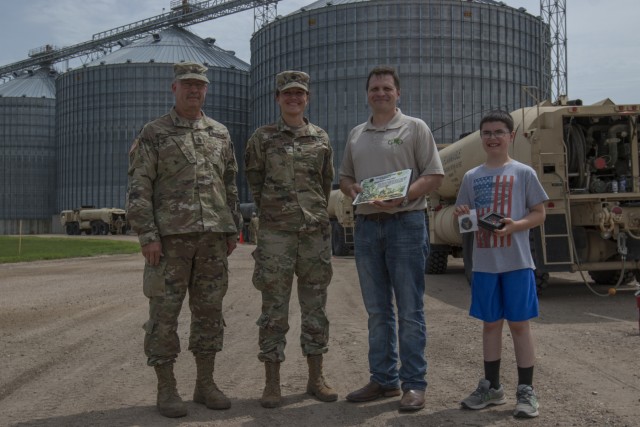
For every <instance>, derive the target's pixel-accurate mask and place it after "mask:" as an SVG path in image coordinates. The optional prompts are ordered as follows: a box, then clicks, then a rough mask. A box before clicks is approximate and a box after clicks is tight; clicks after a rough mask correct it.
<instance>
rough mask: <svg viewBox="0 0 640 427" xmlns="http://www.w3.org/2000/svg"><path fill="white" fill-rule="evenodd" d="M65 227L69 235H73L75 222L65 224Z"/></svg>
mask: <svg viewBox="0 0 640 427" xmlns="http://www.w3.org/2000/svg"><path fill="white" fill-rule="evenodd" d="M64 229H65V231H66V232H67V235H69V236H73V223H69V224H65V226H64Z"/></svg>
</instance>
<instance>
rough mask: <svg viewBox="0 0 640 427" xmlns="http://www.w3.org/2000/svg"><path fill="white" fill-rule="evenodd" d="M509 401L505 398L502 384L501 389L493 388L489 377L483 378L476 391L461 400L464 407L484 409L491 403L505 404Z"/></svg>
mask: <svg viewBox="0 0 640 427" xmlns="http://www.w3.org/2000/svg"><path fill="white" fill-rule="evenodd" d="M505 403H507V401H506V400H505V398H504V390H503V389H502V384H501V385H500V388H499V389H497V390H496V389H494V388H491V383H490V382H489V380H487V379H484V378H483V379H481V380H480V382H479V383H478V388H477V389H476V391H474V392H473V393H471V394H470V395H469V397H467V398H466V399H464V400H463V401H462V402H460V405H462V407H463V408H467V409H482V408H486V407H487V406H489V405H503V404H505Z"/></svg>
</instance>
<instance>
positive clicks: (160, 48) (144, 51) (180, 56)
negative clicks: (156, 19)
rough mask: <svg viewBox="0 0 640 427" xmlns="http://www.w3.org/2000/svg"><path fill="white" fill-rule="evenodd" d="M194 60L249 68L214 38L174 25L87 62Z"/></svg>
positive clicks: (213, 64) (91, 64) (213, 65)
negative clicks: (201, 36) (204, 37)
mask: <svg viewBox="0 0 640 427" xmlns="http://www.w3.org/2000/svg"><path fill="white" fill-rule="evenodd" d="M183 61H195V62H200V63H202V64H205V63H206V64H208V66H209V67H221V68H236V69H238V70H243V71H249V64H247V63H246V62H244V61H242V60H241V59H239V58H237V57H236V56H235V53H234V52H231V51H226V50H224V49H221V48H220V47H218V46H216V45H215V44H214V41H213V39H202V38H200V37H198V36H197V35H195V34H193V33H192V32H190V31H187V30H185V29H183V28H177V27H171V28H167V29H165V30H163V31H161V32H160V33H158V34H153V35H149V36H147V37H145V38H143V39H140V40H137V41H135V42H133V43H131V44H129V45H125V46H123V47H122V48H120V49H118V50H116V51H115V52H112V53H110V54H108V55H106V56H104V57H102V58H100V59H97V60H95V61H93V62H91V63H89V64H88V66H94V65H104V64H124V63H129V62H132V63H147V62H157V63H166V64H174V63H176V62H183Z"/></svg>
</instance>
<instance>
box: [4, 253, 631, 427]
mask: <svg viewBox="0 0 640 427" xmlns="http://www.w3.org/2000/svg"><path fill="white" fill-rule="evenodd" d="M252 249H253V246H250V245H240V246H239V248H238V249H237V250H236V252H235V253H234V254H233V255H232V256H231V258H230V277H231V278H230V286H229V292H228V294H227V296H226V298H225V300H224V313H225V320H226V324H227V328H226V331H225V347H224V350H223V352H221V353H219V354H218V358H217V363H216V373H215V379H216V381H217V383H218V385H219V386H220V388H221V389H222V390H224V391H225V393H226V394H227V395H228V396H229V397H230V398H231V401H232V405H233V406H232V408H231V409H229V410H226V411H211V410H208V409H206V408H205V407H204V406H202V405H197V404H194V403H193V402H192V401H191V395H192V392H193V385H194V381H195V364H194V360H193V357H192V356H191V354H190V353H189V352H188V351H186V350H183V352H182V353H181V355H180V357H179V358H178V362H177V364H176V372H177V378H178V388H179V391H180V393H181V395H182V397H183V398H184V399H185V400H186V401H187V407H188V410H189V414H188V415H187V416H186V417H184V418H180V419H167V418H163V417H162V416H160V415H159V414H158V413H157V412H156V410H155V386H156V382H155V375H154V372H153V369H151V368H149V367H147V366H146V365H145V357H144V355H143V352H142V341H143V330H142V328H141V326H142V324H143V322H144V321H145V320H146V316H147V300H146V298H145V297H144V296H143V295H142V285H141V277H142V266H143V258H142V256H141V255H140V254H135V255H123V256H105V257H98V258H85V259H71V260H63V261H43V262H33V263H24V264H9V265H6V264H5V265H0V425H1V426H21V427H26V426H145V427H151V426H222V425H224V426H248V427H252V426H359V425H367V426H511V425H527V426H545V427H550V426H638V425H640V360H639V355H640V336H639V334H638V319H637V315H638V313H637V309H636V303H635V298H634V296H633V292H632V291H622V292H618V294H617V295H616V296H614V297H606V298H602V297H597V296H594V295H593V294H591V293H590V292H589V291H588V289H587V288H586V287H585V286H584V285H582V284H580V283H578V282H576V280H575V278H576V276H575V275H565V276H562V277H560V276H552V284H551V286H550V287H549V288H548V289H547V290H546V291H545V292H544V294H543V295H541V298H540V305H541V316H540V317H539V318H538V319H536V320H535V321H534V322H533V330H534V333H535V336H536V341H537V346H538V353H537V356H538V361H537V365H536V368H535V385H536V390H537V393H538V396H539V399H540V403H541V408H540V417H539V418H537V419H533V420H516V419H514V418H512V415H511V413H512V410H513V407H514V405H515V396H514V394H515V387H516V369H515V361H514V357H513V350H512V345H511V338H510V336H509V335H508V332H507V331H506V330H505V332H504V349H505V350H504V354H503V364H502V366H503V369H502V372H503V375H502V381H503V384H504V386H505V390H506V391H507V393H508V396H509V402H508V404H506V405H502V406H498V407H492V408H490V409H485V410H482V411H469V410H461V409H460V408H459V401H460V399H462V398H463V397H465V396H466V395H467V394H468V393H469V392H471V391H472V390H473V389H474V388H475V386H476V385H477V381H478V379H479V378H480V376H481V375H482V356H481V340H480V333H481V325H480V323H479V322H478V321H476V320H474V319H471V318H469V317H468V315H467V306H468V300H469V289H468V286H467V284H466V282H465V279H464V275H463V273H462V268H461V265H460V263H459V262H458V261H456V260H450V269H449V272H448V273H447V274H444V275H440V276H427V292H426V295H425V303H426V316H427V327H428V332H429V340H428V348H427V357H428V361H429V370H428V375H427V379H428V381H429V386H428V390H427V406H426V408H425V409H424V410H422V411H419V412H416V413H409V414H407V413H400V412H398V410H397V407H398V399H397V398H391V399H380V400H377V401H374V402H369V403H364V404H353V403H349V402H347V401H345V400H344V396H345V395H346V394H347V393H348V392H350V391H352V390H354V389H355V388H359V387H360V386H362V385H364V384H365V383H366V382H367V381H368V378H369V374H368V364H367V322H366V315H365V311H364V308H363V305H362V300H361V296H360V290H359V286H358V281H357V276H356V273H355V265H354V260H353V259H352V258H334V260H333V261H334V262H333V265H334V279H333V282H332V284H331V287H330V288H329V303H328V314H329V318H330V320H331V340H330V350H329V353H328V354H327V355H326V357H325V366H326V372H325V373H326V377H327V378H328V380H329V382H330V384H332V385H333V386H334V387H335V388H336V389H337V391H338V392H339V394H340V398H339V400H338V401H337V402H335V403H322V402H319V401H317V400H315V399H313V398H312V397H310V396H308V395H306V394H305V393H304V391H305V384H306V378H307V371H306V363H305V361H304V359H303V358H302V355H301V352H300V349H299V345H298V336H299V333H300V321H299V313H300V311H299V308H298V305H297V295H296V294H295V291H294V295H293V296H292V304H291V307H290V312H291V316H290V323H291V330H290V331H289V334H288V338H289V345H288V346H287V360H286V362H285V363H284V364H283V367H282V382H283V394H284V404H283V405H282V407H280V408H277V409H264V408H262V407H261V406H260V404H259V403H258V399H259V397H260V395H261V392H262V387H263V378H264V377H263V375H264V372H263V366H262V365H261V364H260V363H259V362H258V360H257V357H256V355H257V352H258V347H257V338H258V329H257V326H256V325H255V322H256V320H257V318H258V314H259V309H260V297H259V294H258V292H257V291H256V290H255V289H254V288H253V286H252V284H251V274H252V269H253V261H252V258H251V251H252ZM605 291H606V289H605ZM189 315H190V314H189V309H188V306H187V305H186V304H185V306H184V308H183V312H182V313H181V318H180V321H181V327H180V329H179V334H180V338H181V342H182V347H183V349H186V347H187V337H188V322H189Z"/></svg>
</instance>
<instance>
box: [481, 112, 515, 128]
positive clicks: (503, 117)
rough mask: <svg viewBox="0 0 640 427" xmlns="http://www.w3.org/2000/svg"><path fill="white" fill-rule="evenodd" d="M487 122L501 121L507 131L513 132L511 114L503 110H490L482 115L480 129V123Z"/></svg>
mask: <svg viewBox="0 0 640 427" xmlns="http://www.w3.org/2000/svg"><path fill="white" fill-rule="evenodd" d="M489 122H502V123H504V124H505V125H506V126H507V129H509V132H513V118H512V117H511V114H509V113H508V112H506V111H504V110H492V111H489V112H488V113H487V114H485V115H484V117H482V120H480V129H482V125H483V124H485V123H489Z"/></svg>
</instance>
